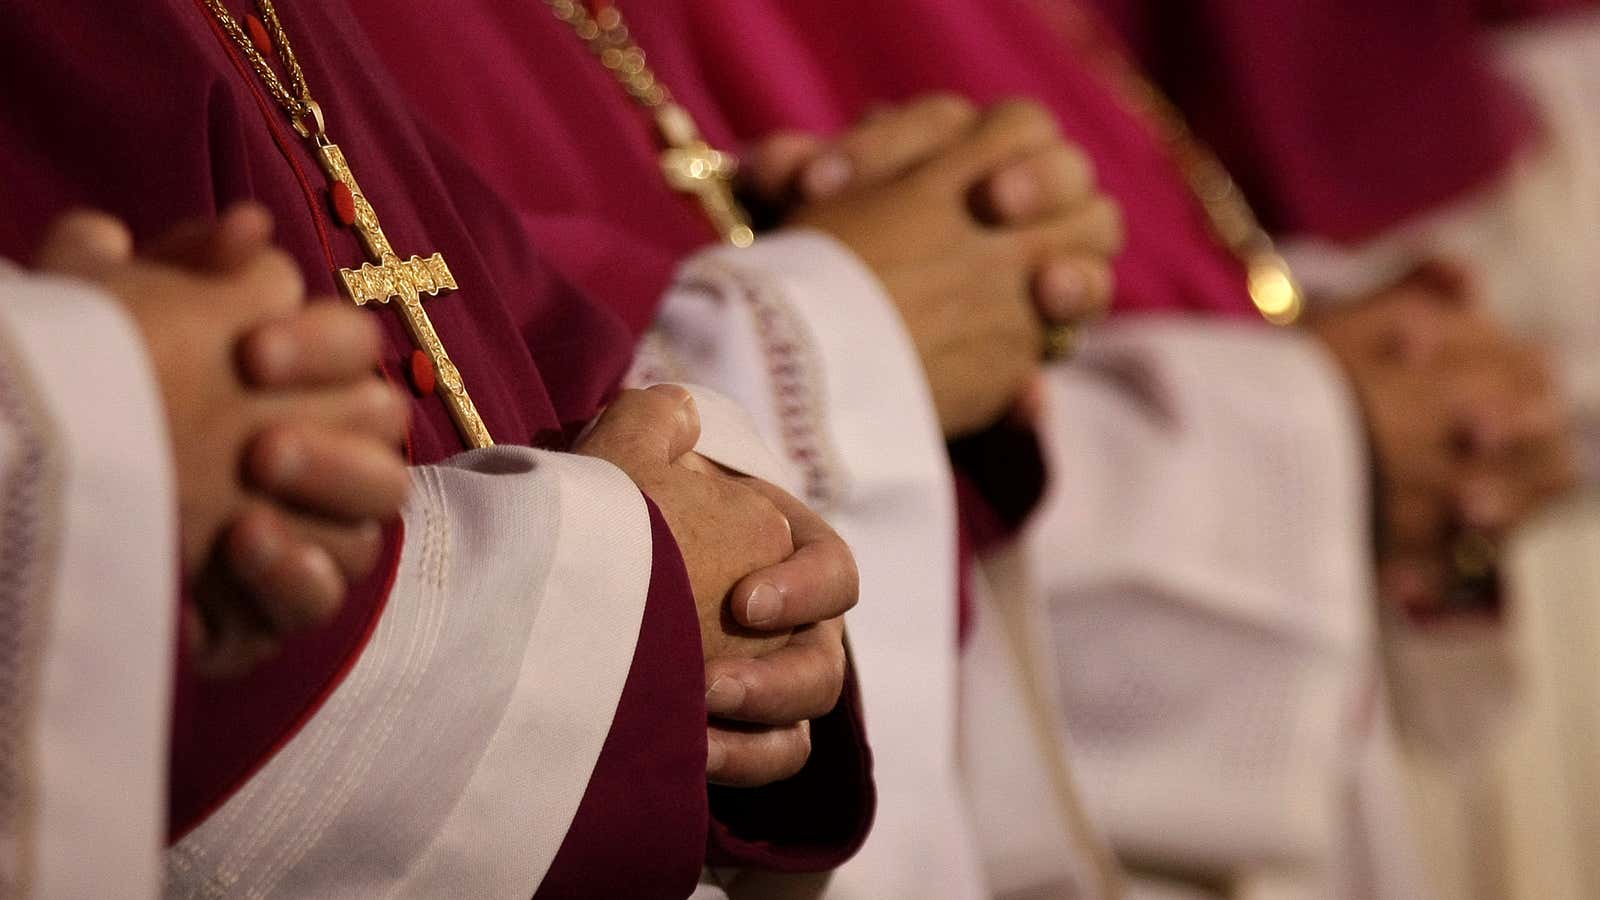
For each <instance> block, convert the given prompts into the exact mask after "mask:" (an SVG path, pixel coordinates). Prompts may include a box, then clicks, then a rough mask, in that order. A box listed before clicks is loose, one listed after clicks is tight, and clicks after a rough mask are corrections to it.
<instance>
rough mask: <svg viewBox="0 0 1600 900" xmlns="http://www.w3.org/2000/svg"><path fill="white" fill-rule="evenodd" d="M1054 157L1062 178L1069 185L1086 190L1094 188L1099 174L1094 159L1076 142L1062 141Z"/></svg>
mask: <svg viewBox="0 0 1600 900" xmlns="http://www.w3.org/2000/svg"><path fill="white" fill-rule="evenodd" d="M1054 158H1055V165H1056V167H1057V169H1058V170H1059V171H1060V172H1061V178H1062V180H1063V181H1064V182H1065V183H1066V184H1067V186H1068V187H1070V188H1072V189H1074V190H1077V191H1084V192H1087V191H1090V190H1093V189H1094V185H1095V182H1096V175H1097V173H1096V171H1095V166H1094V161H1093V160H1091V159H1090V158H1089V154H1087V153H1085V152H1084V151H1083V149H1082V148H1080V147H1079V146H1078V145H1076V144H1068V143H1062V144H1060V145H1058V146H1057V147H1056V149H1055V153H1054Z"/></svg>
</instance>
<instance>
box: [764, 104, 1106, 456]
mask: <svg viewBox="0 0 1600 900" xmlns="http://www.w3.org/2000/svg"><path fill="white" fill-rule="evenodd" d="M747 183H748V185H749V189H750V191H751V192H752V193H753V194H754V195H755V196H756V197H757V199H758V201H759V202H760V203H761V204H763V205H765V206H767V207H769V208H778V209H786V210H788V212H787V214H786V222H787V224H790V225H796V226H808V227H813V228H818V229H821V230H823V231H826V232H828V233H829V234H831V235H833V236H834V237H835V238H837V239H839V240H840V241H841V242H842V243H844V244H845V245H846V246H848V247H849V248H850V249H851V250H852V251H854V252H855V253H856V255H857V256H859V257H860V258H861V259H862V260H863V261H864V262H865V263H866V264H867V265H868V266H869V267H871V268H872V269H873V271H874V272H875V273H876V274H877V275H878V277H879V279H880V280H881V281H882V282H883V284H884V286H885V287H886V288H887V289H888V292H889V294H890V296H891V297H892V298H893V299H894V301H895V304H896V306H897V308H898V309H899V312H900V314H901V317H902V318H903V319H904V321H905V323H906V327H907V330H908V332H909V333H910V335H911V337H912V340H913V343H914V344H915V345H916V347H917V351H918V354H919V355H920V357H921V359H922V363H923V369H924V371H925V372H926V374H927V377H928V382H929V385H930V387H931V389H932V393H933V398H934V404H935V407H936V408H937V410H938V413H939V419H940V422H941V425H942V426H943V429H944V432H945V435H946V437H951V438H954V437H960V436H962V435H964V434H970V433H973V432H976V431H980V430H982V429H984V428H986V427H988V426H990V425H992V424H994V423H995V422H996V421H998V420H999V419H1000V418H1001V417H1002V416H1003V415H1004V414H1005V413H1006V412H1007V411H1008V410H1010V409H1012V408H1013V407H1014V406H1015V405H1016V404H1017V402H1018V400H1019V399H1020V398H1021V396H1022V395H1023V393H1024V391H1025V390H1026V388H1027V386H1028V384H1029V383H1030V382H1031V380H1032V379H1033V377H1034V376H1035V375H1036V374H1037V372H1038V360H1039V356H1040V352H1041V351H1042V348H1043V342H1044V329H1045V327H1046V326H1047V325H1050V324H1081V323H1084V322H1087V321H1092V320H1094V319H1097V318H1099V317H1100V316H1102V315H1103V314H1104V311H1105V308H1106V306H1107V305H1108V304H1109V302H1110V298H1111V294H1112V290H1113V287H1114V282H1113V278H1112V274H1111V261H1112V259H1113V258H1114V257H1115V255H1116V254H1117V252H1118V251H1119V250H1120V249H1121V246H1122V223H1121V215H1120V211H1119V210H1118V208H1117V206H1116V205H1115V204H1114V203H1112V202H1111V201H1110V200H1109V199H1108V198H1107V197H1105V196H1104V195H1102V194H1100V193H1099V192H1098V190H1097V189H1096V187H1095V182H1094V175H1093V168H1092V166H1091V165H1090V163H1089V161H1088V159H1087V158H1086V157H1085V156H1084V154H1083V153H1082V152H1081V151H1079V150H1077V149H1076V148H1074V147H1072V146H1071V145H1069V144H1067V143H1066V142H1065V141H1064V140H1063V138H1062V137H1061V134H1060V132H1059V130H1058V128H1057V127H1056V124H1055V121H1054V119H1053V118H1052V117H1051V116H1050V115H1049V114H1048V113H1047V112H1046V111H1045V110H1044V109H1042V108H1041V107H1039V106H1037V105H1035V104H1033V103H1030V102H1026V101H1012V102H1007V103H1001V104H998V105H996V106H993V107H991V108H989V109H984V110H980V109H978V108H977V107H975V106H973V105H972V104H971V103H969V102H968V101H966V100H963V99H961V98H958V97H953V96H947V95H936V96H931V97H927V98H923V99H921V100H917V101H914V102H912V103H909V104H907V105H906V106H904V107H897V108H892V109H885V110H881V111H879V112H878V113H875V114H874V115H872V116H870V117H868V118H867V119H866V120H865V121H863V122H862V123H861V124H860V125H859V126H858V127H857V128H855V129H854V130H852V131H850V132H849V133H847V134H845V135H843V136H841V137H839V138H838V139H836V140H834V141H831V142H824V141H822V140H820V139H817V138H815V137H810V136H806V135H799V134H779V135H774V136H773V137H771V138H770V139H768V140H767V141H765V142H764V143H763V144H762V145H761V146H760V147H759V148H757V150H756V152H755V153H754V154H753V155H752V160H751V164H750V166H749V169H748V172H747Z"/></svg>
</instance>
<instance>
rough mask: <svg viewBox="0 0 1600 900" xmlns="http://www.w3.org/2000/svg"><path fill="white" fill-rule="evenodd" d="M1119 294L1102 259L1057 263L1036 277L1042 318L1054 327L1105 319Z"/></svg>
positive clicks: (1082, 258) (1066, 259)
mask: <svg viewBox="0 0 1600 900" xmlns="http://www.w3.org/2000/svg"><path fill="white" fill-rule="evenodd" d="M1115 291H1116V276H1115V275H1114V274H1113V273H1112V270H1111V263H1110V262H1108V261H1107V260H1106V259H1104V258H1103V257H1098V256H1086V255H1074V256H1066V257H1061V258H1057V259H1054V260H1052V261H1050V262H1048V263H1046V264H1045V265H1044V266H1042V267H1041V268H1040V269H1039V271H1038V273H1037V274H1036V275H1035V276H1034V282H1033V299H1034V305H1035V306H1036V307H1037V309H1038V313H1039V315H1040V317H1042V318H1043V319H1044V320H1045V321H1046V322H1050V323H1052V324H1064V325H1065V324H1083V323H1090V322H1094V321H1097V320H1099V319H1101V318H1103V317H1104V316H1105V314H1106V311H1107V310H1108V309H1109V308H1110V307H1111V299H1112V296H1113V294H1114V293H1115Z"/></svg>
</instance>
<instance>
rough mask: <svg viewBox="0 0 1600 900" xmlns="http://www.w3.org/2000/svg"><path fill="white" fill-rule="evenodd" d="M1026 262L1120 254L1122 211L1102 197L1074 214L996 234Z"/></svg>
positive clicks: (1108, 257) (1106, 257)
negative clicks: (1068, 255) (1011, 240)
mask: <svg viewBox="0 0 1600 900" xmlns="http://www.w3.org/2000/svg"><path fill="white" fill-rule="evenodd" d="M1012 236H1015V238H1016V240H1015V242H1014V243H1013V246H1014V247H1015V248H1016V249H1017V252H1019V253H1021V254H1023V256H1024V257H1025V258H1032V259H1034V260H1035V261H1037V262H1042V261H1043V259H1041V257H1044V258H1048V257H1051V256H1057V255H1065V254H1082V255H1093V256H1099V257H1102V258H1104V259H1107V260H1109V259H1110V258H1112V257H1114V256H1116V255H1117V254H1118V253H1121V252H1122V244H1123V240H1124V237H1125V233H1124V231H1123V224H1122V208H1121V207H1120V206H1118V205H1117V204H1116V203H1114V202H1112V201H1111V200H1109V199H1107V198H1105V197H1096V198H1095V199H1093V200H1090V201H1089V202H1088V203H1086V204H1084V205H1082V206H1080V207H1078V208H1077V209H1075V210H1073V211H1072V212H1071V213H1070V214H1068V215H1065V216H1059V217H1056V218H1054V219H1051V220H1049V221H1046V222H1044V223H1042V224H1038V225H1029V226H1026V227H1023V228H1018V229H1014V230H1010V231H1001V232H996V233H995V239H996V240H1010V239H1011V238H1012Z"/></svg>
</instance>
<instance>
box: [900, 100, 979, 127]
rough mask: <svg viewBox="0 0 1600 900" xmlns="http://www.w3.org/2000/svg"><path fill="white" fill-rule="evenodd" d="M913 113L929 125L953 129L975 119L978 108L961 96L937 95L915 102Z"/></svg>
mask: <svg viewBox="0 0 1600 900" xmlns="http://www.w3.org/2000/svg"><path fill="white" fill-rule="evenodd" d="M915 112H916V113H917V114H918V115H919V116H921V117H923V118H925V119H926V120H927V121H928V122H929V123H931V124H934V125H940V126H944V127H951V128H953V127H957V126H961V125H965V124H967V123H970V122H971V121H972V120H973V119H975V118H977V115H978V108H977V106H975V105H974V104H973V102H972V101H971V100H968V99H967V98H966V97H964V96H962V95H961V94H957V93H937V94H930V95H928V96H927V97H924V98H923V99H921V100H919V101H917V103H916V109H915Z"/></svg>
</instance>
